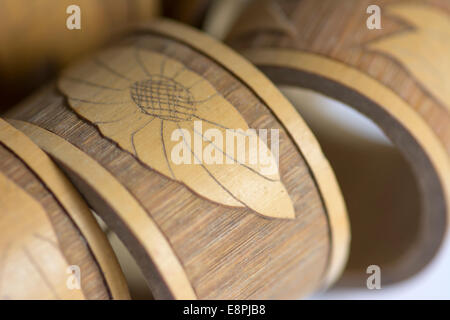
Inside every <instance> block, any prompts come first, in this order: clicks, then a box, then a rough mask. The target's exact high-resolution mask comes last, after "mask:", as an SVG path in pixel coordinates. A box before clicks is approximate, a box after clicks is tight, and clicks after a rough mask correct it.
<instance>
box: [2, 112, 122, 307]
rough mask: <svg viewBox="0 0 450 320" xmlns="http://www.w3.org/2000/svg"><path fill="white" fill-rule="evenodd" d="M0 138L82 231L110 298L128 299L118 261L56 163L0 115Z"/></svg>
mask: <svg viewBox="0 0 450 320" xmlns="http://www.w3.org/2000/svg"><path fill="white" fill-rule="evenodd" d="M0 141H1V142H2V143H3V144H4V145H5V146H6V147H8V148H9V149H10V150H11V151H12V152H14V153H15V154H16V155H17V156H18V157H20V158H21V159H23V160H24V161H25V162H26V163H27V165H28V166H29V167H30V168H31V170H32V171H33V172H34V173H35V174H37V175H38V176H39V178H40V179H41V180H42V181H43V182H44V184H45V185H46V187H47V188H49V189H50V190H51V191H52V193H53V195H54V196H55V197H56V198H57V200H58V201H59V202H60V204H61V205H62V207H63V208H64V209H65V210H66V211H67V213H68V214H69V215H70V217H71V218H72V220H73V221H74V223H75V224H76V225H77V227H78V228H79V229H80V231H81V232H82V234H83V236H84V237H85V239H86V241H87V243H88V245H89V247H90V248H91V250H92V253H93V255H94V256H95V259H96V260H97V262H98V264H99V266H100V268H101V271H102V272H103V274H104V277H105V280H106V283H107V286H108V289H109V291H110V293H111V296H112V298H113V299H129V293H128V286H127V284H126V281H125V278H124V276H123V273H122V270H121V269H120V266H119V263H118V261H117V259H116V257H115V255H114V252H113V251H112V248H111V246H110V245H109V242H108V240H107V239H106V237H105V235H104V233H103V231H102V230H101V229H100V227H99V226H98V224H97V222H96V220H95V219H94V217H93V215H92V213H91V212H90V210H89V208H88V206H87V205H86V203H85V202H84V201H83V199H82V198H81V196H80V195H79V193H78V192H77V191H76V190H75V188H74V187H73V185H72V184H71V183H70V182H69V180H68V179H67V178H66V176H65V175H64V174H63V173H62V172H61V171H60V170H59V169H58V167H57V166H56V164H55V163H54V162H53V161H52V160H51V159H50V158H49V157H48V156H47V155H46V154H45V153H44V152H43V151H42V150H41V149H40V148H39V147H38V146H37V145H35V144H34V143H33V142H32V141H31V140H30V139H29V138H28V137H27V136H26V135H25V134H23V133H22V132H20V131H18V130H16V129H14V127H12V126H11V125H9V124H8V123H7V122H5V121H3V120H1V119H0Z"/></svg>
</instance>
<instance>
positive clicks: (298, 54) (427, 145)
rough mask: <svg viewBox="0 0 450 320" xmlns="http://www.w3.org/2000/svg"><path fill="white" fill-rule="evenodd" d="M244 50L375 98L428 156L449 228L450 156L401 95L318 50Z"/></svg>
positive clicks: (258, 59)
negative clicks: (441, 193) (439, 188)
mask: <svg viewBox="0 0 450 320" xmlns="http://www.w3.org/2000/svg"><path fill="white" fill-rule="evenodd" d="M242 53H243V55H244V56H245V57H247V58H248V59H249V60H250V61H252V62H253V63H255V64H256V65H258V66H261V67H263V66H268V67H269V66H271V67H281V68H289V69H292V70H298V71H302V72H307V73H311V74H316V75H318V76H320V77H323V78H326V79H330V80H331V81H334V82H337V83H341V84H343V85H344V86H346V87H348V88H350V89H351V90H355V91H356V92H359V93H360V94H362V95H364V96H366V97H367V98H369V99H371V100H373V101H376V102H377V104H378V105H379V106H380V107H381V108H382V109H383V110H384V112H386V113H387V114H389V115H390V116H391V117H392V118H394V119H395V120H396V121H398V122H399V123H400V124H401V125H402V126H403V127H404V128H405V130H407V131H408V132H409V134H410V135H411V136H412V137H413V138H414V139H415V140H416V141H417V143H418V144H419V146H420V147H421V148H422V150H423V151H424V152H425V154H426V155H427V156H428V157H429V160H430V161H431V164H432V165H433V167H434V169H435V171H436V173H437V176H438V178H439V181H440V183H441V185H442V188H443V194H444V197H445V199H444V201H445V203H446V208H447V229H448V228H449V227H450V210H449V208H450V179H449V178H450V157H449V155H448V153H447V152H446V149H445V147H444V144H443V143H442V142H441V141H440V140H439V137H438V136H437V135H436V134H435V133H434V132H433V130H432V128H431V127H430V126H429V125H428V124H427V123H426V122H425V120H424V119H423V118H422V117H420V115H419V114H418V113H417V112H415V111H414V109H412V107H411V106H409V105H408V103H407V102H405V101H404V100H403V99H402V98H401V97H400V96H398V95H397V94H396V93H395V92H394V91H392V90H390V89H389V88H387V87H385V86H384V85H383V84H382V83H380V82H378V81H377V80H375V79H373V78H371V77H370V76H368V75H366V74H364V73H363V72H361V71H359V70H357V69H355V68H353V67H351V66H348V65H346V64H344V63H341V62H338V61H335V60H332V59H330V58H327V57H324V56H321V55H318V54H314V53H310V52H306V51H301V50H290V49H280V48H275V49H274V48H258V49H244V50H243V51H242ZM380 92H382V94H380ZM325 94H326V93H325Z"/></svg>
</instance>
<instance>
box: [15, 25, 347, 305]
mask: <svg viewBox="0 0 450 320" xmlns="http://www.w3.org/2000/svg"><path fill="white" fill-rule="evenodd" d="M114 47H115V48H116V49H117V48H120V50H119V51H117V50H115V51H114V49H110V50H108V51H103V52H102V53H100V55H99V56H97V58H95V57H94V58H91V60H87V62H86V61H85V62H82V63H81V64H80V65H78V66H75V67H73V68H72V69H69V70H68V71H67V73H65V74H64V75H63V76H62V77H61V78H60V82H59V87H60V88H61V89H62V91H63V92H64V93H65V94H66V95H67V96H65V95H63V94H62V93H61V92H59V91H58V90H57V89H56V88H55V86H54V85H51V86H49V87H47V88H46V89H44V90H42V91H41V92H39V93H37V94H36V95H35V96H33V97H31V98H30V99H29V100H28V101H27V102H26V103H24V104H22V105H20V106H18V107H17V108H14V110H11V111H10V112H9V113H8V118H9V119H16V120H20V121H16V120H10V121H11V123H13V124H14V125H15V126H17V127H18V128H20V129H21V130H23V131H24V132H26V134H27V135H29V136H30V137H31V139H33V140H34V141H35V142H36V143H37V144H38V145H40V146H41V147H42V148H43V149H44V150H46V151H47V152H48V153H49V154H50V155H51V156H52V157H53V158H54V159H55V160H56V161H57V162H58V163H59V164H60V165H61V166H62V168H64V170H65V171H66V172H67V173H68V174H69V176H70V177H71V179H72V181H73V182H74V183H75V185H77V187H78V188H79V189H80V191H81V192H82V193H83V194H84V196H85V197H86V198H87V200H88V202H89V203H90V205H91V206H92V207H93V208H94V209H95V211H96V212H97V213H98V214H99V215H101V216H102V218H103V219H104V220H105V221H106V223H107V224H108V225H109V226H110V228H111V229H112V230H114V231H115V232H116V233H117V234H118V236H119V237H120V238H121V240H122V241H123V242H124V243H125V244H126V245H127V247H128V248H129V250H130V251H131V253H132V254H133V255H134V257H135V258H136V260H137V262H138V264H139V265H140V267H141V269H142V270H143V273H144V275H145V276H146V278H147V281H148V282H149V285H150V287H151V289H152V293H153V294H154V295H155V297H156V298H183V297H184V298H186V297H189V298H200V299H204V298H210V299H221V298H293V297H298V296H300V295H304V294H307V293H309V292H312V291H313V290H315V289H317V288H318V287H320V286H322V285H324V283H329V281H331V280H332V279H333V278H335V277H336V275H337V274H339V270H340V268H341V267H342V263H343V261H345V256H346V247H347V244H348V237H349V235H348V226H347V224H346V223H347V221H346V216H345V206H344V205H343V201H342V197H341V196H340V191H339V188H338V187H337V183H336V181H335V180H334V175H333V174H332V171H331V169H330V167H329V166H328V163H327V162H326V160H325V158H324V157H323V155H322V153H321V151H320V148H319V147H318V144H317V142H316V140H315V138H314V136H313V135H312V134H311V132H310V131H309V129H308V128H307V127H306V125H305V124H304V123H303V121H302V120H301V118H300V117H299V116H298V115H297V114H296V113H295V110H293V108H292V106H290V105H289V103H288V102H287V100H285V99H284V97H283V96H282V95H281V94H280V93H279V92H278V91H277V90H276V88H275V87H274V86H273V85H272V84H271V83H270V82H269V81H268V80H267V79H266V78H264V76H262V74H260V73H259V72H258V71H257V70H256V69H254V68H253V67H252V66H251V65H250V64H248V63H247V62H246V61H245V60H243V59H242V58H240V57H239V56H238V55H236V54H235V53H233V52H232V51H231V50H229V49H228V48H226V47H225V46H223V45H221V44H218V43H217V42H215V41H213V40H212V39H210V38H208V37H206V36H205V35H202V34H201V33H199V32H197V31H194V30H191V29H189V28H187V27H183V26H180V25H177V24H175V23H171V22H167V21H159V22H155V23H154V24H152V25H147V26H141V27H140V28H139V29H138V30H137V31H136V32H134V33H132V34H130V36H129V37H127V38H126V39H124V40H123V41H122V42H120V43H118V44H116V45H115V46H114ZM124 48H125V49H126V48H132V49H133V48H139V50H140V51H137V53H138V55H137V56H136V55H135V54H136V50H134V49H133V50H132V51H131V52H132V54H133V56H131V57H130V56H129V53H127V50H125V51H124ZM99 57H101V60H100V59H98V58H99ZM127 57H128V58H127ZM136 57H137V59H136ZM105 58H107V60H106V61H105ZM131 58H132V59H131ZM161 58H162V59H163V60H161ZM92 61H97V65H102V67H101V68H99V69H93V68H90V67H89V63H91V62H92ZM99 61H100V62H99ZM161 61H165V62H164V63H161ZM121 62H123V63H121ZM142 66H144V68H142ZM139 70H140V71H139ZM144 70H147V71H149V70H151V73H150V72H149V74H145V71H144ZM161 70H164V71H163V72H162V71H161ZM77 72H78V73H77ZM138 72H141V73H144V74H143V75H142V79H140V78H138V79H136V78H135V77H136V76H137V75H138ZM108 73H109V74H108ZM155 73H156V74H155ZM161 74H163V75H167V76H170V77H171V79H172V80H173V79H174V76H175V75H177V78H176V79H177V80H178V81H180V83H181V84H183V85H184V86H188V85H187V83H191V84H194V82H195V80H197V79H198V80H199V81H200V82H204V84H202V85H200V86H199V87H198V88H197V90H196V89H192V91H193V92H194V93H195V100H196V101H197V102H196V103H194V106H195V108H196V112H197V111H199V112H200V111H201V110H200V107H201V102H202V101H203V100H205V99H206V100H207V98H208V97H210V98H212V97H211V94H212V95H217V96H219V97H220V99H216V100H215V103H214V104H213V103H205V109H204V110H203V111H202V112H204V117H207V116H208V117H212V118H211V119H212V120H211V122H216V121H220V122H218V123H219V124H221V123H223V124H227V122H228V124H230V125H231V126H232V127H233V128H236V127H239V126H242V127H243V128H242V129H245V128H246V127H247V126H248V128H254V129H259V128H268V129H279V136H280V146H279V152H280V160H279V177H280V183H282V185H283V187H284V188H285V190H286V191H287V194H288V197H289V201H288V202H290V203H291V205H292V206H293V209H294V214H295V218H294V219H292V218H290V219H284V218H279V217H278V216H280V215H275V216H276V218H274V215H273V214H271V215H269V214H261V212H264V210H265V208H264V203H265V206H272V205H273V204H272V203H271V202H268V201H267V200H264V201H263V200H262V201H261V204H262V207H261V208H262V209H259V208H257V207H252V205H248V204H247V203H249V201H251V199H250V198H251V197H248V198H245V197H246V196H245V194H244V195H243V194H242V193H243V192H244V190H245V188H243V186H249V188H250V189H249V190H248V191H247V192H250V193H251V192H257V190H256V191H255V190H252V189H251V188H255V186H254V185H252V183H250V184H249V181H251V179H259V178H260V176H259V175H258V170H257V169H255V168H253V171H252V170H249V169H247V170H249V171H251V172H252V174H253V175H254V176H253V177H252V176H249V175H248V173H245V174H243V173H242V171H235V170H236V169H225V168H221V167H220V166H219V165H218V167H217V168H215V169H216V170H218V171H216V173H214V174H211V176H213V177H216V176H217V178H216V181H219V182H222V181H223V182H224V183H226V182H227V181H226V178H224V177H222V176H221V175H223V174H224V173H225V175H228V176H229V177H228V178H229V179H230V180H233V181H234V182H233V183H234V186H232V187H227V186H223V185H222V187H223V188H224V189H226V190H228V191H229V194H231V195H233V196H234V197H235V198H236V199H244V200H243V201H242V202H243V203H240V202H239V203H236V202H232V203H223V202H225V200H223V198H220V197H215V196H214V193H208V192H210V191H209V190H207V189H208V188H211V189H212V188H217V186H215V185H214V184H212V183H211V182H205V180H204V179H203V178H202V175H203V173H202V172H201V171H198V164H197V165H196V166H197V167H195V165H194V164H192V166H191V167H190V166H185V167H184V168H183V170H184V172H186V173H187V174H188V175H191V177H188V178H186V179H177V178H176V177H177V176H178V175H177V176H175V177H174V176H172V175H171V174H170V170H168V169H167V167H164V166H161V164H164V163H167V159H164V158H163V160H165V161H157V160H156V159H161V154H162V151H161V150H158V149H159V148H157V146H160V144H158V143H159V142H158V141H155V140H153V141H154V143H153V144H152V143H149V144H147V145H146V144H145V143H148V142H145V141H146V139H148V141H149V142H150V141H152V140H151V139H153V137H154V136H155V132H156V131H154V130H153V129H152V130H149V131H147V132H146V133H145V135H143V136H142V137H141V138H139V139H140V140H142V141H143V142H142V145H141V146H139V147H138V148H136V149H135V150H133V148H131V149H130V148H129V147H127V143H129V141H130V138H132V137H130V133H131V134H132V133H133V130H131V129H132V128H133V127H134V126H135V125H136V124H137V123H138V122H139V121H142V118H145V117H147V119H148V120H152V118H155V119H157V120H159V122H160V123H161V122H164V123H166V122H172V123H169V125H172V126H173V123H179V124H180V126H181V127H183V128H185V127H186V126H189V125H190V123H191V122H192V119H191V118H190V117H185V115H183V116H177V117H175V115H178V113H177V112H174V110H175V111H180V109H179V108H181V107H180V106H178V105H170V104H168V105H167V107H170V106H172V107H173V109H172V111H171V112H172V113H170V112H169V113H164V112H165V110H162V109H165V108H161V109H160V110H154V108H153V107H152V105H151V104H147V105H144V104H143V103H142V99H141V100H139V101H138V103H136V102H135V101H134V99H133V92H134V93H135V95H134V96H136V92H137V91H136V89H137V84H139V85H143V84H145V86H146V88H148V87H151V86H152V85H153V84H158V83H161V78H158V79H156V78H154V75H159V77H161ZM183 74H184V76H183ZM67 75H71V77H74V76H75V75H76V76H77V77H78V79H79V80H83V81H76V82H78V85H74V84H73V82H74V81H72V83H71V84H69V81H67V78H65V77H67ZM178 77H180V78H181V79H183V80H180V79H179V78H178ZM183 77H185V78H183ZM128 78H130V79H131V78H133V79H135V80H133V81H131V83H130V81H128ZM145 79H147V80H145ZM155 79H156V80H158V81H156V80H155ZM94 81H95V82H94ZM143 81H147V82H143ZM152 81H153V82H152ZM81 82H89V83H90V84H89V85H88V86H87V87H86V86H85V88H81V86H82V84H81ZM136 82H137V84H136ZM93 84H95V85H97V87H109V88H115V89H120V88H125V87H127V86H128V88H129V89H128V93H127V94H126V95H119V96H117V95H116V94H115V93H112V94H110V95H109V94H105V93H104V90H105V89H104V88H103V90H96V89H95V90H94V89H93V88H92V87H94V86H93ZM170 84H171V86H172V87H176V86H175V84H174V83H173V82H171V83H170ZM262 88H264V90H262ZM97 89H99V88H97ZM108 90H109V91H115V90H111V89H108ZM161 92H165V93H166V94H167V96H165V98H167V97H169V98H170V96H171V91H170V90H169V91H162V90H160V91H159V92H158V93H156V94H155V93H153V95H151V96H150V97H148V99H147V100H149V101H150V100H151V98H153V99H155V98H159V99H162V98H161V97H163V96H161ZM181 92H185V91H183V90H181ZM77 94H83V95H85V96H78V97H77V96H76V95H77ZM184 94H187V93H184ZM118 97H122V98H127V99H128V100H126V101H125V102H124V105H123V106H122V107H123V108H131V107H133V108H135V109H139V107H142V108H143V109H144V111H145V112H141V114H140V117H141V118H133V117H132V118H131V119H130V120H131V121H130V122H128V124H127V125H125V126H124V123H127V122H126V121H127V120H124V119H122V118H121V117H120V116H121V115H128V114H130V113H129V112H128V111H126V112H125V113H124V112H123V111H117V110H115V111H112V110H113V109H109V108H108V107H110V106H111V105H114V103H113V102H117V101H118V100H116V101H114V100H113V99H115V98H118ZM178 97H180V95H178ZM74 98H77V99H78V100H80V101H78V102H76V101H75V99H74ZM105 99H106V100H105ZM108 99H109V100H108ZM120 101H123V100H120ZM80 102H82V103H80ZM97 103H99V104H100V105H102V104H103V108H99V106H95V107H93V106H92V104H97ZM275 103H278V104H279V105H280V106H281V108H282V110H284V112H278V113H276V114H274V113H273V112H272V110H273V105H274V104H275ZM161 106H164V102H162V104H161V101H160V107H161ZM90 107H92V108H95V110H96V112H93V113H89V112H90ZM219 107H220V108H219ZM92 110H94V109H92ZM131 110H133V109H131ZM148 113H152V114H151V115H149V114H148ZM215 113H218V114H215ZM194 114H195V115H200V113H194ZM96 117H106V118H107V121H114V120H117V122H122V124H120V125H119V126H113V127H112V129H109V131H108V129H107V130H105V127H102V125H101V124H103V123H101V124H100V123H99V122H102V120H101V119H100V118H96ZM111 117H112V118H111ZM114 117H115V118H114ZM283 117H284V118H283ZM161 120H164V121H161ZM213 120H215V121H213ZM152 121H153V120H152ZM96 122H97V123H96ZM143 127H145V128H147V126H145V122H144V123H143ZM216 127H217V126H216ZM219 127H220V126H219ZM222 127H227V125H223V126H222ZM110 128H111V127H110ZM160 129H161V127H160ZM130 130H131V131H130ZM156 136H157V135H156ZM135 142H136V141H135ZM157 142H158V143H157ZM268 144H269V142H268ZM135 147H136V146H135ZM139 148H140V150H141V151H139ZM149 148H151V150H148V149H149ZM134 151H138V152H134ZM141 152H143V155H144V156H141ZM170 165H174V164H173V163H170ZM225 165H226V164H224V165H223V166H225ZM176 170H180V169H178V168H177V169H176ZM204 170H205V171H208V170H206V169H205V168H204ZM223 170H225V171H223ZM227 170H230V171H227ZM239 170H242V169H239ZM255 177H256V178H255ZM258 177H259V178H258ZM239 178H241V180H239ZM195 179H197V180H195ZM203 184H204V185H203ZM205 186H206V188H205ZM234 188H238V189H237V190H239V188H242V189H241V190H243V191H241V192H236V191H235V190H236V189H234ZM327 188H328V189H327ZM328 191H329V192H328ZM328 193H329V194H328ZM254 197H260V196H259V195H258V194H257V193H256V194H254ZM266 197H268V198H270V199H272V198H271V197H273V194H270V193H267V194H266ZM273 199H275V202H277V203H278V202H279V200H276V199H277V196H275V198H273ZM332 203H334V204H336V205H335V206H329V204H332ZM243 204H244V205H243ZM125 208H127V209H125ZM274 208H275V207H274ZM280 208H283V207H282V206H280V207H279V208H278V210H279V209H280ZM286 210H290V209H289V208H288V209H286ZM267 212H273V210H269V211H267ZM280 212H283V211H281V210H280ZM284 214H286V213H284ZM281 216H283V214H282V215H281ZM287 216H288V215H287ZM329 221H333V228H332V227H331V226H330V222H329ZM335 224H336V226H340V228H338V230H336V231H335V230H334V226H335ZM152 239H155V241H153V240H152ZM335 240H336V241H335ZM330 245H331V247H330ZM334 255H335V256H336V257H334ZM170 261H172V262H170ZM330 270H331V271H330ZM168 274H172V275H175V276H176V278H171V277H169V276H168Z"/></svg>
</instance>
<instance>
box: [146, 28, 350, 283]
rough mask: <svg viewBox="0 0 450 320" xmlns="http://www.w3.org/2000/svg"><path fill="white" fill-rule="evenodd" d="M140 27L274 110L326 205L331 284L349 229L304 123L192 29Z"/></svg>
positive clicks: (270, 88) (236, 59) (254, 74)
mask: <svg viewBox="0 0 450 320" xmlns="http://www.w3.org/2000/svg"><path fill="white" fill-rule="evenodd" d="M140 27H141V28H142V29H143V30H145V31H152V32H155V33H158V34H162V35H165V36H168V37H170V38H173V39H175V40H177V41H180V42H182V43H185V44H187V45H188V46H190V47H193V48H194V49H196V50H198V51H200V52H202V53H203V54H205V55H207V56H208V57H210V58H211V59H213V60H215V61H217V62H218V63H220V64H221V65H222V66H223V67H225V68H226V69H227V70H228V71H230V72H231V73H232V74H233V75H234V76H236V77H237V78H239V79H240V80H242V81H243V83H245V84H246V85H247V86H248V87H250V88H251V89H252V91H253V92H254V93H255V94H256V95H257V96H258V97H259V98H260V99H261V100H262V101H264V102H265V103H266V104H267V106H269V108H270V107H271V106H276V108H271V111H272V113H273V114H274V115H275V117H277V118H278V119H279V121H280V122H281V123H282V124H283V125H284V126H285V128H286V130H287V131H288V133H289V134H290V136H291V137H292V139H293V140H294V142H295V143H296V145H297V147H298V149H299V150H300V152H301V153H302V155H303V157H304V158H305V160H306V162H307V164H308V166H309V168H310V169H311V171H312V174H313V176H314V179H315V181H316V183H317V185H318V188H319V189H320V192H321V196H322V198H323V201H324V203H325V207H326V211H327V215H328V220H329V224H330V234H331V253H330V258H329V265H328V269H327V271H326V275H325V278H324V285H325V286H329V285H330V284H332V283H333V282H334V281H335V280H336V279H337V278H338V277H339V275H340V274H341V272H342V270H343V268H344V266H345V263H346V261H347V256H348V249H349V243H350V226H349V221H348V218H347V213H346V208H345V203H344V200H343V197H342V194H341V192H340V189H339V185H338V183H337V181H336V178H335V175H334V173H333V170H332V169H331V166H330V164H329V163H328V160H327V159H326V158H325V156H324V155H323V153H322V152H321V148H320V145H319V143H318V142H317V140H316V138H315V137H314V135H313V134H312V132H311V131H310V129H309V128H308V127H307V125H306V124H305V122H304V121H303V119H302V118H301V117H300V115H299V114H298V113H297V111H296V110H295V109H294V108H293V107H292V105H291V104H290V103H289V102H288V101H287V99H286V98H285V97H284V96H283V95H282V94H281V92H279V90H278V89H277V88H276V87H275V86H274V85H273V83H272V82H270V80H268V78H267V77H266V76H265V75H264V74H263V73H261V72H260V71H259V70H258V69H256V68H255V67H254V66H253V65H252V64H250V63H249V62H248V61H246V60H245V59H244V58H242V57H241V56H240V55H239V54H237V53H236V52H235V51H233V50H232V49H230V48H229V47H227V46H225V45H223V44H221V43H220V42H217V41H216V40H214V39H213V38H211V37H209V36H207V35H205V34H203V33H200V32H198V31H196V30H195V29H193V28H187V27H185V26H180V25H179V24H177V23H175V22H172V21H168V20H157V21H154V22H152V23H146V24H141V25H140Z"/></svg>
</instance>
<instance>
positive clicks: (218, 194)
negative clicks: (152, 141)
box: [164, 122, 244, 207]
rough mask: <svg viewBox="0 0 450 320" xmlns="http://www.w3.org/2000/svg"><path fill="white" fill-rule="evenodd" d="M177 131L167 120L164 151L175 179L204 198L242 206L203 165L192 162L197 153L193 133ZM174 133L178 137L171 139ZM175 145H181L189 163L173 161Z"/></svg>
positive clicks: (175, 126) (174, 125)
mask: <svg viewBox="0 0 450 320" xmlns="http://www.w3.org/2000/svg"><path fill="white" fill-rule="evenodd" d="M179 132H180V130H179V128H178V127H177V125H176V124H174V123H173V122H172V123H170V122H168V123H167V126H166V128H165V129H164V141H165V146H166V152H167V154H168V158H169V161H170V163H171V168H172V171H173V173H174V176H175V178H176V180H178V181H180V182H183V183H184V184H185V185H186V186H187V187H188V188H189V189H191V190H192V191H194V192H196V193H197V194H199V195H201V196H203V197H205V198H206V199H209V200H212V201H215V202H218V203H221V204H224V205H228V206H235V207H242V206H244V205H243V204H242V203H241V202H240V201H239V200H238V199H236V198H235V197H234V196H233V195H232V194H230V193H229V192H228V190H226V189H225V188H224V187H223V186H221V185H220V184H218V183H217V180H216V179H215V178H214V176H212V175H211V174H210V172H208V170H207V169H206V168H205V167H204V166H203V165H201V164H195V163H194V162H195V159H196V157H198V154H196V153H195V152H194V148H193V144H192V139H193V135H192V134H191V133H189V132H188V133H186V132H184V133H180V134H179ZM174 133H176V136H177V138H178V139H173V137H172V134H174ZM176 145H178V146H182V147H183V149H184V152H185V155H186V156H188V157H189V159H190V162H189V163H186V162H183V163H179V162H178V161H175V159H174V158H175V157H176V156H177V155H176V154H173V152H174V151H175V150H176V149H175V148H176Z"/></svg>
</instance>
